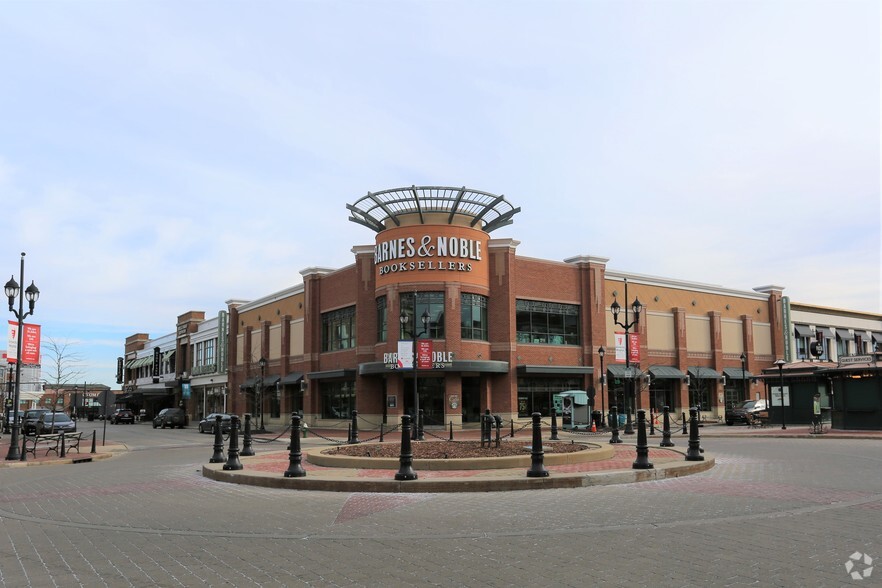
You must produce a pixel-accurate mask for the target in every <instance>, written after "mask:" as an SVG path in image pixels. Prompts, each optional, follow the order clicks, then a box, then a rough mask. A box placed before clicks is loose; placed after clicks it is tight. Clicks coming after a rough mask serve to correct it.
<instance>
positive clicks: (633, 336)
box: [615, 333, 640, 363]
mask: <svg viewBox="0 0 882 588" xmlns="http://www.w3.org/2000/svg"><path fill="white" fill-rule="evenodd" d="M615 339H616V362H617V363H622V362H624V361H625V334H624V333H616V334H615ZM628 343H629V345H628V351H629V352H630V359H629V361H631V362H633V363H640V334H639V333H628Z"/></svg>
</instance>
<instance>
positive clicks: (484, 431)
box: [481, 408, 493, 447]
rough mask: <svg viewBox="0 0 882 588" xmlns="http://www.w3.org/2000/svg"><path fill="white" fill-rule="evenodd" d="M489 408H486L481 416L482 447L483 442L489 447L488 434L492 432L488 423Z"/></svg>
mask: <svg viewBox="0 0 882 588" xmlns="http://www.w3.org/2000/svg"><path fill="white" fill-rule="evenodd" d="M491 418H492V417H491V416H490V409H489V408H488V409H486V410H485V411H484V416H482V417H481V447H484V446H485V445H484V444H485V443H486V444H487V445H486V446H487V447H490V436H491V435H492V434H493V433H492V428H493V427H492V426H491V425H490V419H491Z"/></svg>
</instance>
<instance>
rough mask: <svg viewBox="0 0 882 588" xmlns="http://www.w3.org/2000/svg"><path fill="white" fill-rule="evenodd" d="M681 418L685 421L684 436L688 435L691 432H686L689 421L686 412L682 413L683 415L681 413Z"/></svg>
mask: <svg viewBox="0 0 882 588" xmlns="http://www.w3.org/2000/svg"><path fill="white" fill-rule="evenodd" d="M680 418H681V419H683V434H684V435H687V434H688V433H689V432H688V431H687V430H686V424H687V423H688V422H689V421H687V420H686V413H685V412H681V413H680Z"/></svg>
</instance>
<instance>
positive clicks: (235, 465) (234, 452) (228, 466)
mask: <svg viewBox="0 0 882 588" xmlns="http://www.w3.org/2000/svg"><path fill="white" fill-rule="evenodd" d="M227 456H228V457H227V463H225V464H224V469H225V470H241V469H242V462H241V461H239V417H237V416H236V415H233V416H232V417H230V448H229V450H228V451H227Z"/></svg>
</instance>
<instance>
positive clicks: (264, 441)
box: [251, 425, 291, 443]
mask: <svg viewBox="0 0 882 588" xmlns="http://www.w3.org/2000/svg"><path fill="white" fill-rule="evenodd" d="M290 430H291V425H288V426H287V427H285V430H284V431H282V432H281V433H279V434H278V435H276V436H275V437H273V438H272V439H260V438H258V437H255V436H254V434H253V433H252V435H251V441H252V442H254V441H257V442H258V443H272V442H274V441H278V440H279V439H281V438H282V435H285V434H286V433H288V431H290ZM289 436H290V435H289Z"/></svg>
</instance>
